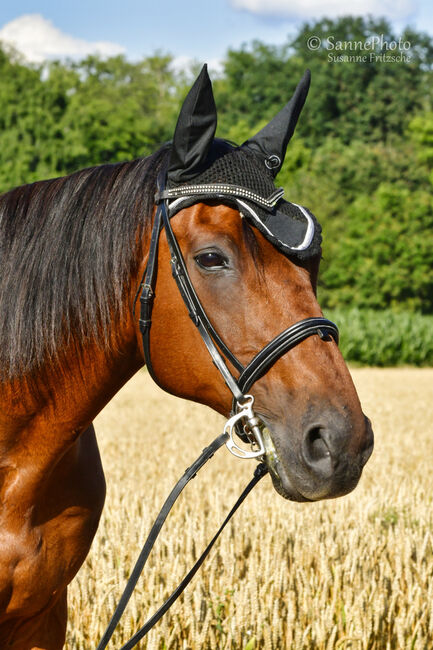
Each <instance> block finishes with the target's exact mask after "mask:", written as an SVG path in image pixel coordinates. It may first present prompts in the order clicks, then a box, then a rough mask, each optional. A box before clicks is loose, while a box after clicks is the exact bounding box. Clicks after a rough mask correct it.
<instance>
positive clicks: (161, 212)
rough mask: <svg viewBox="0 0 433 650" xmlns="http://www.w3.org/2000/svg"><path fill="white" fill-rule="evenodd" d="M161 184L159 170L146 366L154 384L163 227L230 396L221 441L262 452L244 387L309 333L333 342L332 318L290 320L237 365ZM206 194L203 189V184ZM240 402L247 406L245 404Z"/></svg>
mask: <svg viewBox="0 0 433 650" xmlns="http://www.w3.org/2000/svg"><path fill="white" fill-rule="evenodd" d="M164 187H165V173H164V172H162V173H161V174H160V177H159V179H158V192H157V193H156V196H155V201H156V203H157V209H156V213H155V218H154V223H153V228H152V234H151V240H150V247H149V257H148V261H147V266H146V270H145V272H144V275H143V281H142V283H141V285H140V289H141V295H140V303H141V310H140V330H141V334H142V338H143V350H144V357H145V361H146V365H147V368H148V370H149V373H150V375H151V377H152V378H153V380H154V381H155V382H156V383H158V378H157V376H156V374H155V372H154V369H153V366H152V360H151V354H150V329H151V322H152V319H151V316H152V305H153V298H154V287H155V283H156V267H157V265H156V261H157V255H158V242H159V236H160V233H161V230H162V229H164V230H165V234H166V237H167V242H168V246H169V250H170V255H171V260H170V264H171V270H172V275H173V277H174V279H175V281H176V284H177V287H178V289H179V292H180V294H181V296H182V299H183V301H184V303H185V305H186V307H187V309H188V313H189V315H190V318H191V320H192V322H193V323H194V325H195V326H196V327H197V329H198V331H199V332H200V335H201V337H202V339H203V342H204V344H205V345H206V347H207V349H208V352H209V354H210V356H211V358H212V361H213V363H214V364H215V366H216V367H217V368H218V370H219V372H220V373H221V375H222V377H223V379H224V381H225V383H226V385H227V386H228V388H229V389H230V391H231V393H232V395H233V402H232V418H231V420H229V423H228V424H229V427H228V428H227V431H228V432H229V434H230V441H229V443H228V444H227V446H228V448H229V449H230V451H231V452H232V453H234V454H235V455H237V456H240V457H242V458H251V457H260V456H263V453H264V446H263V442H262V439H261V432H260V423H259V420H258V418H257V417H256V416H255V415H254V413H253V411H252V404H253V401H254V398H253V397H252V396H251V395H248V394H247V391H248V390H249V389H250V388H251V386H252V385H253V384H254V382H255V381H257V379H259V378H260V377H262V376H263V375H264V374H265V373H266V372H267V371H268V370H269V368H270V367H271V366H272V365H273V364H274V363H275V362H276V361H277V360H278V359H279V358H280V357H282V356H283V355H284V354H285V353H286V352H288V351H289V350H291V349H292V348H293V347H295V346H296V345H298V343H301V341H303V340H305V339H306V338H308V337H309V336H312V335H313V334H317V335H318V336H319V337H320V338H321V339H324V340H329V339H330V338H331V337H332V338H333V339H334V340H335V341H336V342H337V343H338V338H339V334H338V328H337V326H336V325H335V324H334V323H332V322H331V321H330V320H328V319H326V318H317V317H312V318H305V319H303V320H301V321H299V322H297V323H295V324H294V325H291V326H290V327H288V328H287V329H285V330H284V331H283V332H281V334H278V336H276V337H275V338H274V339H272V340H271V341H270V342H269V343H268V344H267V345H266V346H265V347H264V348H263V349H262V350H260V352H258V353H257V354H256V355H255V356H254V357H253V359H251V361H250V362H249V363H248V364H247V366H243V365H242V364H241V363H240V361H239V360H238V359H237V358H236V356H235V355H234V354H233V353H232V352H231V350H230V349H229V348H228V347H227V345H226V344H225V343H224V341H223V340H222V339H221V337H220V336H219V334H218V332H217V331H216V329H215V327H214V326H213V325H212V323H211V321H210V320H209V318H208V316H207V314H206V312H205V310H204V308H203V306H202V304H201V302H200V300H199V297H198V296H197V293H196V291H195V289H194V286H193V284H192V282H191V279H190V277H189V274H188V270H187V267H186V264H185V260H184V258H183V255H182V252H181V250H180V247H179V243H178V241H177V239H176V236H175V234H174V232H173V229H172V227H171V223H170V199H169V198H168V192H166V191H164ZM229 187H230V186H229ZM190 188H191V194H192V197H193V192H194V186H190ZM228 191H230V190H228ZM235 191H236V188H234V189H233V192H235ZM207 193H209V188H208V190H207ZM169 196H170V198H171V200H173V199H175V198H176V196H181V197H183V198H185V192H184V191H183V190H182V189H180V190H179V193H178V194H177V193H176V190H174V191H173V190H170V195H169ZM214 196H215V198H217V199H218V198H219V199H221V201H222V202H227V198H228V197H227V192H225V193H224V195H222V194H219V191H218V189H216V190H215V193H214ZM192 197H191V198H192ZM197 200H200V199H197ZM140 289H139V291H140ZM224 357H225V358H224ZM225 359H227V360H228V361H230V363H231V364H232V365H233V367H234V368H236V370H237V371H238V372H239V377H238V378H235V377H234V375H233V374H232V372H231V371H230V370H229V368H228V366H227V363H226V360H225ZM246 406H248V407H249V408H248V409H247V408H245V407H246ZM241 422H242V424H243V425H244V427H243V429H242V428H241V427H240V426H239V425H240V424H241ZM232 430H233V431H236V432H237V434H238V435H239V436H240V437H241V438H242V439H243V440H244V441H246V440H248V441H249V442H250V443H252V445H253V446H258V450H256V451H254V452H245V450H244V449H242V448H239V447H238V446H237V445H236V443H235V442H234V440H233V437H232ZM260 452H261V453H260Z"/></svg>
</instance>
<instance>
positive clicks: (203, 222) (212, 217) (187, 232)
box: [175, 203, 243, 245]
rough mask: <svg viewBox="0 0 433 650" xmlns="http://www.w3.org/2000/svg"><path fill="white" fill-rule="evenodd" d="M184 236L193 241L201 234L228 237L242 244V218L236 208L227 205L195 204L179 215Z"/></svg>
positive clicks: (180, 227)
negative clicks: (195, 236)
mask: <svg viewBox="0 0 433 650" xmlns="http://www.w3.org/2000/svg"><path fill="white" fill-rule="evenodd" d="M178 214H179V216H181V215H182V216H181V218H180V219H179V226H178V227H179V230H181V231H182V233H181V234H182V236H183V237H185V238H191V239H193V237H194V235H197V234H199V233H201V232H210V233H214V234H220V235H226V236H227V237H231V238H232V239H233V240H234V241H235V242H236V243H239V245H240V244H241V243H242V239H243V237H242V217H241V214H240V212H239V211H238V210H237V209H236V208H232V207H230V206H228V205H225V204H222V203H221V204H215V205H210V204H207V203H195V204H194V205H192V206H191V207H189V208H185V209H184V210H182V211H181V212H179V213H178ZM175 218H176V217H175Z"/></svg>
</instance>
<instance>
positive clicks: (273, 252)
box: [142, 68, 373, 501]
mask: <svg viewBox="0 0 433 650" xmlns="http://www.w3.org/2000/svg"><path fill="white" fill-rule="evenodd" d="M309 83H310V75H309V72H306V73H305V75H304V77H303V78H302V80H301V81H300V83H299V84H298V86H297V88H296V90H295V93H294V95H293V97H292V98H291V100H290V101H289V102H288V104H287V105H286V106H285V107H284V108H283V109H282V110H281V111H280V113H278V115H277V116H276V117H275V118H274V119H273V120H272V121H271V122H270V123H269V124H268V125H267V126H265V127H264V128H263V129H262V130H261V131H260V132H259V133H258V134H257V135H255V136H254V137H252V138H250V139H249V140H247V141H246V142H245V143H244V144H242V145H241V146H234V145H232V144H231V143H228V142H226V141H223V140H219V139H216V138H215V131H216V120H217V115H216V107H215V102H214V98H213V93H212V86H211V83H210V80H209V77H208V74H207V70H206V68H203V70H202V72H201V74H200V75H199V77H198V79H197V81H196V82H195V84H194V86H193V87H192V88H191V90H190V92H189V94H188V96H187V98H186V99H185V102H184V104H183V106H182V109H181V111H180V115H179V118H178V122H177V126H176V129H175V134H174V139H173V143H172V146H171V150H170V154H169V156H168V159H167V165H166V168H165V170H164V174H163V175H162V176H161V177H160V182H159V188H158V193H157V197H156V200H157V202H158V203H159V205H160V206H162V207H161V210H162V213H163V214H162V217H161V216H159V218H161V219H162V232H161V235H160V237H159V250H158V253H157V254H156V252H155V253H154V255H155V260H154V266H153V270H152V272H154V275H155V278H153V277H152V272H151V273H149V271H148V276H149V278H150V280H146V281H145V282H144V285H145V288H146V285H147V287H148V294H147V301H148V302H147V304H148V303H149V300H150V298H149V295H150V294H151V295H152V301H153V311H152V317H151V322H152V325H151V327H150V318H148V319H146V318H144V319H143V314H142V321H143V323H144V321H146V324H145V325H144V330H146V332H147V334H146V336H147V337H148V338H147V342H145V344H144V347H145V353H146V357H147V361H148V365H150V370H151V372H152V374H153V376H154V378H155V379H156V380H157V382H158V383H159V385H160V386H161V387H162V388H164V389H165V390H167V391H169V392H171V393H173V394H175V395H178V396H181V397H184V398H187V399H192V400H195V401H198V402H201V403H203V404H206V405H208V406H210V407H212V408H214V409H216V410H217V411H218V412H220V413H222V414H223V415H225V416H228V415H229V414H230V411H231V409H232V408H233V411H232V413H235V414H236V412H237V410H238V409H239V408H241V407H242V399H243V395H242V394H241V397H240V396H239V394H236V390H238V389H239V386H240V384H241V383H242V378H243V372H246V373H247V374H248V372H249V371H250V370H251V366H250V365H249V364H250V362H251V359H255V360H256V363H255V368H254V372H252V371H251V372H250V373H249V375H250V382H249V384H251V385H249V386H248V387H249V389H250V390H249V392H250V393H251V395H252V396H253V398H254V415H255V417H256V420H255V422H256V423H257V422H258V423H259V424H258V425H257V426H258V429H259V430H260V435H261V442H262V444H263V445H264V450H265V453H264V460H265V462H266V464H267V466H268V468H269V470H270V473H271V476H272V480H273V483H274V486H275V488H276V489H277V491H278V492H279V493H280V494H282V495H283V496H284V497H286V498H288V499H292V500H296V501H309V500H317V499H322V498H331V497H336V496H340V495H342V494H345V493H347V492H349V491H350V490H352V489H353V488H354V487H355V486H356V484H357V482H358V480H359V478H360V475H361V471H362V468H363V466H364V464H365V463H366V461H367V460H368V458H369V456H370V454H371V451H372V448H373V434H372V430H371V426H370V422H369V420H368V419H367V418H366V417H365V416H364V414H363V412H362V409H361V405H360V402H359V399H358V396H357V393H356V390H355V387H354V385H353V382H352V379H351V376H350V373H349V371H348V369H347V367H346V365H345V362H344V360H343V358H342V355H341V353H340V351H339V348H338V345H337V341H336V339H337V333H338V330H336V327H335V326H333V324H332V323H330V322H329V321H327V320H325V319H324V318H323V314H322V312H321V309H320V307H319V304H318V302H317V297H316V286H317V276H318V270H319V263H320V257H321V229H320V226H319V224H318V222H317V220H316V218H315V217H314V215H312V214H311V212H309V211H308V210H307V209H306V208H304V207H302V206H299V205H297V204H295V203H291V202H289V201H286V200H284V199H283V197H282V195H283V190H282V188H276V187H275V185H274V178H275V176H276V175H277V173H278V171H279V170H280V169H281V166H282V164H283V161H284V156H285V153H286V148H287V145H288V143H289V140H290V138H291V136H292V134H293V132H294V129H295V126H296V123H297V120H298V117H299V114H300V112H301V110H302V107H303V104H304V102H305V99H306V96H307V92H308V88H309ZM158 214H159V213H158V211H157V215H158ZM154 230H155V229H154ZM156 230H157V231H158V233H157V235H156V237H158V235H159V225H157V228H156ZM148 268H149V264H148ZM156 268H157V274H156V272H155V269H156ZM153 279H154V280H155V281H154V286H152V287H151V286H150V285H151V284H153ZM179 289H180V291H179ZM189 294H193V295H189ZM153 296H154V297H153ZM182 298H183V300H182ZM145 301H146V299H145V300H144V302H145ZM184 302H186V304H187V306H188V310H187V309H185V304H184ZM188 312H189V314H188ZM190 317H191V318H190ZM191 319H192V320H191ZM192 321H193V322H192ZM143 323H142V324H143ZM311 327H312V328H313V329H312V331H310V330H309V329H308V328H310V329H311ZM307 330H308V331H307ZM281 333H283V334H281ZM207 339H210V343H209V341H208V342H207V344H206V345H204V343H203V341H204V340H205V342H206V341H207ZM289 339H290V340H289ZM270 342H271V344H270ZM279 346H280V347H279ZM146 347H147V351H146ZM206 347H207V349H206ZM263 350H265V353H263ZM278 350H279V351H278ZM209 351H210V352H211V354H210V355H209ZM271 351H272V354H273V356H272V358H271ZM212 361H213V362H214V363H212ZM262 362H263V363H262ZM224 368H225V369H224ZM245 368H247V370H246V371H245ZM221 375H222V376H221ZM239 375H240V378H239ZM232 380H233V381H232ZM244 383H248V382H244ZM229 389H230V390H229ZM233 395H234V400H233ZM247 433H248V430H247ZM257 435H259V434H257Z"/></svg>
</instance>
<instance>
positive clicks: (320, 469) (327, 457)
mask: <svg viewBox="0 0 433 650" xmlns="http://www.w3.org/2000/svg"><path fill="white" fill-rule="evenodd" d="M322 431H323V430H322V428H321V427H312V428H311V429H309V430H308V431H307V433H306V435H305V438H304V442H303V446H302V452H303V454H302V455H303V458H304V461H305V463H306V464H307V466H308V467H309V468H310V469H311V470H313V472H314V473H316V474H324V475H326V476H329V475H330V474H331V473H332V471H333V464H332V455H331V452H330V450H329V447H328V445H327V443H326V439H325V438H324V436H323V435H322Z"/></svg>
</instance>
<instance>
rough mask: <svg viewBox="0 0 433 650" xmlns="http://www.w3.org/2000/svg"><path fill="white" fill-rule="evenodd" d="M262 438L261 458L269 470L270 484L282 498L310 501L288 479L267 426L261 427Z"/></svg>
mask: <svg viewBox="0 0 433 650" xmlns="http://www.w3.org/2000/svg"><path fill="white" fill-rule="evenodd" d="M262 438H263V444H264V446H265V450H266V454H265V457H264V459H263V460H264V462H265V464H266V467H267V468H268V470H269V474H270V476H271V479H272V484H273V486H274V488H275V490H276V491H277V492H278V494H280V495H281V496H282V497H283V498H284V499H288V500H289V501H298V502H306V501H312V499H308V498H307V497H305V496H304V495H303V494H301V492H299V490H298V489H297V488H296V487H295V486H294V484H293V481H292V480H291V479H290V477H289V476H288V474H287V472H285V471H284V470H283V468H282V464H281V461H280V459H279V457H278V453H277V450H276V449H275V445H274V443H273V440H272V437H271V433H270V431H269V429H268V427H264V429H262Z"/></svg>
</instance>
